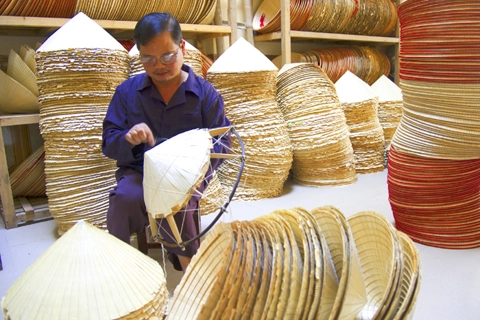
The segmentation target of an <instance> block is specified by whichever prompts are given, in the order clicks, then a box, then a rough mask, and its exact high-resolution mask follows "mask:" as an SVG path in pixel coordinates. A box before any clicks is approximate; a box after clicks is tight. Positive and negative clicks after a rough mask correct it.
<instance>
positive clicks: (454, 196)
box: [388, 0, 480, 249]
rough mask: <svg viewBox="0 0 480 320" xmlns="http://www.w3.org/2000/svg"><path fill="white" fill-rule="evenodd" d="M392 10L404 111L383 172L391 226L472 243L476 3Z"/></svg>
mask: <svg viewBox="0 0 480 320" xmlns="http://www.w3.org/2000/svg"><path fill="white" fill-rule="evenodd" d="M398 14H399V21H400V25H401V28H400V54H399V60H400V69H399V76H400V87H401V89H402V93H403V116H402V118H401V121H400V123H399V125H398V127H397V130H396V132H395V135H394V136H393V139H392V142H391V150H390V153H392V152H394V155H395V157H394V159H393V161H392V163H390V157H391V156H389V173H388V174H389V175H388V185H389V200H390V203H391V205H392V210H393V214H394V217H395V221H396V223H397V227H398V229H399V230H402V231H404V232H405V233H407V234H408V235H410V236H411V237H412V238H413V239H414V240H415V241H418V242H421V243H424V244H426V245H431V246H436V247H442V248H458V249H463V248H474V247H479V246H480V231H479V230H480V208H479V206H478V203H479V202H480V189H479V188H480V187H479V186H480V183H479V170H480V167H479V161H480V113H479V110H480V104H479V102H478V101H479V100H478V92H479V90H480V75H479V68H478V66H479V63H480V54H479V49H480V47H479V41H478V31H477V30H478V29H479V28H480V20H479V19H478V18H477V17H478V16H479V15H480V6H479V3H478V2H475V1H441V2H435V3H432V2H431V1H426V0H418V1H405V2H402V3H401V4H400V6H399V8H398Z"/></svg>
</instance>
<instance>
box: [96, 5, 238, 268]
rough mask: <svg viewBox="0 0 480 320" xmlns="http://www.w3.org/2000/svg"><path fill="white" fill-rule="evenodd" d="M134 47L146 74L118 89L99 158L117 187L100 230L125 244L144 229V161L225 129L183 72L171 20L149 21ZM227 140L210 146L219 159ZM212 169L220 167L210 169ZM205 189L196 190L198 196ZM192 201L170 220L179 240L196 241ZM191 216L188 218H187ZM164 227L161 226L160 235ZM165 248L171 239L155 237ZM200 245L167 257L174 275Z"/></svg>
mask: <svg viewBox="0 0 480 320" xmlns="http://www.w3.org/2000/svg"><path fill="white" fill-rule="evenodd" d="M133 39H134V41H135V43H136V45H137V48H138V49H139V52H140V60H141V62H142V63H143V66H144V69H145V73H142V74H140V75H137V76H135V77H133V78H130V79H128V80H126V81H125V82H124V83H122V84H121V85H119V86H118V88H117V89H116V91H115V94H114V95H113V97H112V100H111V102H110V105H109V108H108V111H107V114H106V116H105V120H104V123H103V144H102V150H103V153H104V154H105V155H106V156H107V157H109V158H112V159H115V160H117V166H118V170H117V172H116V180H117V186H116V187H115V188H114V190H112V191H111V192H110V197H109V202H110V203H109V208H108V212H107V228H108V230H109V232H110V233H111V234H113V235H114V236H116V237H118V238H119V239H121V240H123V241H125V242H127V243H130V235H131V234H133V233H141V232H142V231H143V230H145V227H146V226H147V225H148V224H149V223H148V217H147V213H146V208H145V202H144V198H143V187H142V181H143V155H144V153H145V151H147V150H149V149H150V148H152V147H153V146H154V145H155V144H158V142H159V141H162V140H164V139H168V138H171V137H173V136H175V135H177V134H179V133H182V132H185V131H188V130H191V129H195V128H216V127H224V126H229V125H230V122H229V120H228V119H227V117H226V116H225V112H224V104H223V99H222V97H221V96H220V94H219V93H218V92H217V91H216V90H215V89H214V88H213V86H212V85H211V84H210V83H208V82H207V81H205V80H204V79H202V78H201V77H198V76H196V75H195V74H194V73H193V71H192V69H190V68H189V67H188V66H186V65H184V64H183V56H184V54H185V41H184V40H183V39H182V31H181V29H180V25H179V24H178V22H177V20H176V19H175V18H173V17H172V16H170V15H169V14H168V13H150V14H147V15H146V16H144V17H143V18H142V19H140V20H139V21H138V23H137V25H136V26H135V30H134V36H133ZM229 146H230V140H229V137H223V138H222V141H221V143H219V144H215V152H225V149H226V148H228V147H229ZM211 164H212V167H213V169H215V168H216V167H218V165H220V162H219V161H217V160H215V162H214V160H212V161H211ZM205 187H206V185H203V186H201V187H199V189H201V190H200V191H203V189H204V188H205ZM199 200H200V198H199V196H198V195H194V196H192V199H191V200H190V201H189V203H188V204H187V205H186V207H185V208H183V210H181V211H180V212H179V213H177V214H176V215H175V220H176V221H177V225H178V226H179V230H182V239H184V240H187V239H191V238H193V236H195V235H197V234H198V230H199V221H198V202H199ZM192 212H193V213H192ZM163 227H165V228H166V229H167V230H169V228H168V224H167V223H166V221H163V222H162V228H159V230H163ZM162 235H163V237H164V239H165V240H166V241H169V242H174V241H173V239H172V238H171V233H169V232H165V231H162ZM198 246H199V242H198V241H196V242H193V243H190V244H189V245H188V246H187V247H186V250H185V251H182V250H181V249H180V248H177V249H170V248H168V249H167V250H168V251H169V258H170V260H172V262H173V264H174V266H175V268H176V269H177V270H180V267H181V270H183V271H185V269H186V268H187V266H188V264H189V263H190V260H191V257H192V256H193V255H194V254H195V253H196V252H197V249H198Z"/></svg>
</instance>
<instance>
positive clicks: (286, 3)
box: [280, 0, 292, 66]
mask: <svg viewBox="0 0 480 320" xmlns="http://www.w3.org/2000/svg"><path fill="white" fill-rule="evenodd" d="M281 1H282V4H281V9H280V10H281V21H280V25H281V27H280V28H281V29H280V30H281V33H282V40H281V41H282V66H283V65H285V64H287V63H291V62H292V44H291V40H292V39H291V35H290V0H281Z"/></svg>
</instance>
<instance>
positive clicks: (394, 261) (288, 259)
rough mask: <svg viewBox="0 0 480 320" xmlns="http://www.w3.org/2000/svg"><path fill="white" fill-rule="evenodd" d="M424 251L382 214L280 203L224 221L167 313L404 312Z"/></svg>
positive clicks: (292, 315)
mask: <svg viewBox="0 0 480 320" xmlns="http://www.w3.org/2000/svg"><path fill="white" fill-rule="evenodd" d="M419 258H420V257H419V252H418V250H417V249H416V248H415V246H414V245H413V242H412V240H410V238H409V237H408V236H406V235H405V234H403V233H400V232H398V231H397V230H395V228H393V226H392V225H391V224H390V223H389V222H388V221H387V220H386V219H385V217H383V216H382V215H380V214H378V213H375V212H359V213H357V214H355V215H353V216H351V217H350V218H348V219H347V218H346V217H345V216H343V214H342V213H341V212H340V211H339V210H338V209H336V208H334V207H319V208H315V209H313V210H312V211H309V210H305V209H303V208H294V209H289V210H286V209H281V210H276V211H274V212H272V213H270V214H267V215H264V216H261V217H259V218H256V219H254V220H252V221H234V222H231V223H219V224H217V225H216V226H215V227H214V228H213V229H212V231H211V232H210V233H209V234H208V235H207V237H206V239H205V240H204V241H203V242H202V244H201V245H200V248H199V251H198V253H197V254H196V255H195V256H194V257H193V259H192V262H191V264H190V265H189V268H188V269H187V272H186V274H185V275H184V277H183V278H182V280H181V282H180V283H179V285H178V286H177V288H176V289H175V292H174V295H173V297H172V299H171V300H170V303H169V314H168V317H167V319H223V318H235V317H236V316H238V317H240V316H243V317H245V318H246V319H262V318H269V319H303V318H307V319H317V318H318V319H355V318H357V319H373V318H377V319H387V318H388V319H404V318H407V317H411V316H412V315H413V311H414V307H415V302H416V297H417V294H418V292H419V289H420V282H421V277H420V276H421V268H420V260H419Z"/></svg>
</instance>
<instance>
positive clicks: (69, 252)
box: [2, 221, 168, 319]
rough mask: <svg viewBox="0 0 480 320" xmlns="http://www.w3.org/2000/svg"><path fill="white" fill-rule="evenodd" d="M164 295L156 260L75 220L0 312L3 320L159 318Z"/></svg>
mask: <svg viewBox="0 0 480 320" xmlns="http://www.w3.org/2000/svg"><path fill="white" fill-rule="evenodd" d="M167 295H168V292H167V288H166V281H165V277H164V274H163V270H162V267H161V266H160V265H159V264H158V262H157V261H155V260H153V259H152V258H150V257H148V256H146V255H144V254H142V253H141V252H140V251H138V250H137V249H135V248H134V247H132V246H130V245H128V244H126V243H125V242H123V241H121V240H119V239H117V238H116V237H114V236H112V235H110V234H108V233H106V232H104V231H102V230H100V229H98V228H96V227H94V226H92V225H91V224H90V223H88V222H84V221H79V222H78V223H76V224H75V226H74V227H73V228H71V229H70V230H69V231H68V232H66V233H65V234H64V235H63V236H62V237H61V238H60V239H58V240H57V241H56V242H55V243H54V244H53V245H52V246H51V247H50V248H48V249H47V251H45V252H44V253H43V254H42V255H41V256H40V257H39V258H38V259H37V260H36V261H35V262H34V263H33V264H32V265H31V266H30V267H29V268H28V269H27V270H26V271H25V272H24V273H23V274H22V275H21V276H20V278H18V280H17V281H15V283H14V284H13V285H12V286H11V287H10V288H9V289H8V291H7V292H6V294H5V297H4V298H3V300H2V308H3V310H4V312H5V316H6V318H8V319H118V318H122V317H125V316H128V315H131V314H132V312H135V311H137V310H140V309H145V308H149V309H148V310H149V311H147V312H150V316H161V315H162V314H163V311H164V308H165V305H166V303H167V298H168V297H167ZM159 296H160V297H161V298H160V299H158V297H159ZM153 300H155V301H158V302H159V303H156V304H151V302H152V301H153ZM159 300H160V301H159ZM155 309H156V310H155ZM137 319H138V318H137Z"/></svg>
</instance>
